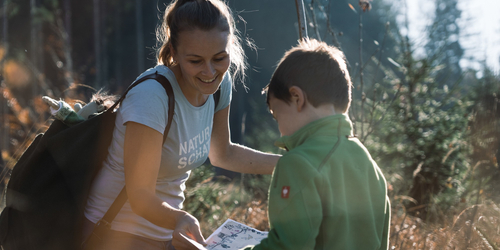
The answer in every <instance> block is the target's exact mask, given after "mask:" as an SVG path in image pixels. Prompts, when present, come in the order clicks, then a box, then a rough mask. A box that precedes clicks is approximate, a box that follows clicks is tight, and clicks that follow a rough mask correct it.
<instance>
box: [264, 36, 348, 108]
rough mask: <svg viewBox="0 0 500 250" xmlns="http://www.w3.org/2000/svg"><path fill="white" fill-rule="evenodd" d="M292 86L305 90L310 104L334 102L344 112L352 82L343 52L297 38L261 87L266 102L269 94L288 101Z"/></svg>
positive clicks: (317, 42) (311, 40)
mask: <svg viewBox="0 0 500 250" xmlns="http://www.w3.org/2000/svg"><path fill="white" fill-rule="evenodd" d="M293 86H296V87H299V88H300V89H301V90H302V91H303V92H304V93H305V95H306V100H307V102H309V103H310V104H311V105H312V106H314V107H318V106H319V105H323V104H333V106H334V108H335V111H336V112H337V113H346V112H347V110H348V109H349V105H350V103H351V87H352V83H351V78H350V76H349V72H348V71H347V66H346V62H345V56H344V53H342V51H340V50H339V49H337V48H335V47H333V46H329V45H328V44H326V43H324V42H320V41H318V40H315V39H304V40H302V41H300V42H299V45H297V46H295V47H293V48H292V49H290V50H288V51H287V52H286V53H285V55H284V56H283V58H282V59H281V61H280V63H279V65H278V68H276V70H275V71H274V74H273V76H272V78H271V81H270V82H269V84H268V85H267V87H266V88H265V89H264V90H265V91H267V102H268V104H269V98H270V96H271V95H272V96H273V97H274V98H277V99H280V100H282V101H284V102H286V103H289V102H290V101H291V94H290V88H291V87H293Z"/></svg>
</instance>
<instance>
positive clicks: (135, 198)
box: [84, 0, 279, 250]
mask: <svg viewBox="0 0 500 250" xmlns="http://www.w3.org/2000/svg"><path fill="white" fill-rule="evenodd" d="M158 33H159V36H158V37H159V40H160V42H161V43H162V46H161V48H160V49H159V52H158V55H157V59H158V65H157V66H156V67H155V68H153V69H150V70H148V71H146V72H144V73H143V75H145V74H150V73H153V72H155V71H156V72H158V73H159V74H162V75H164V76H165V77H167V79H169V81H170V82H171V84H172V87H173V89H174V94H175V102H176V104H175V115H174V117H173V122H172V126H171V128H170V131H169V133H168V139H167V140H166V141H165V143H164V144H163V131H164V129H165V126H166V123H167V110H168V101H167V96H166V94H165V91H164V89H163V87H162V86H161V85H160V84H159V83H158V82H156V81H154V80H147V81H145V82H143V83H141V84H139V85H138V86H137V87H135V88H133V89H132V90H131V91H130V92H129V93H128V94H127V97H126V98H125V100H124V101H123V103H122V105H121V107H120V109H119V111H118V114H117V119H116V123H115V131H114V133H113V141H112V144H111V146H110V147H109V156H108V158H107V160H106V161H105V162H104V166H103V168H102V170H101V172H100V173H99V175H98V176H97V178H96V180H95V181H94V184H93V187H92V190H91V194H90V196H89V199H88V201H87V205H86V208H85V217H86V218H87V219H88V221H87V222H86V223H87V224H86V228H85V229H84V231H85V233H87V234H88V233H89V231H90V229H88V228H92V226H93V224H94V223H96V222H97V221H98V220H99V219H100V218H102V216H103V215H104V213H105V212H106V211H107V209H108V208H109V206H110V204H111V203H112V202H113V201H114V199H115V198H116V196H117V195H118V193H119V192H120V190H121V189H122V188H123V185H125V186H126V190H127V194H128V201H127V203H126V204H125V205H124V206H123V208H122V209H121V211H120V213H119V214H118V215H117V216H116V218H115V219H114V221H113V223H112V227H111V229H112V233H111V234H109V235H110V236H109V237H107V238H106V239H105V241H104V243H103V245H105V246H103V248H102V249H107V248H106V247H108V248H110V249H166V248H167V247H171V246H174V247H175V248H176V249H177V250H181V249H189V245H188V243H187V240H185V239H184V238H183V237H182V236H181V234H182V235H187V236H189V237H191V238H192V239H194V240H196V241H197V242H199V243H204V238H203V236H202V235H201V232H200V227H199V223H198V221H197V219H196V218H194V217H193V216H192V215H190V214H188V213H187V212H185V211H182V210H181V208H182V202H183V200H184V195H183V191H184V189H185V184H184V183H185V181H186V180H187V178H188V176H189V173H190V170H192V169H193V168H196V167H198V166H200V165H201V164H202V163H203V162H205V160H206V158H207V157H209V158H210V161H211V163H212V164H214V165H216V166H219V167H222V168H225V169H228V170H232V171H237V172H242V173H256V174H271V173H272V171H273V168H274V166H275V164H276V162H277V160H278V157H279V156H278V155H273V154H266V153H262V152H259V151H255V150H253V149H250V148H246V147H244V146H241V145H238V144H233V143H231V141H230V131H229V125H228V117H229V103H230V100H231V89H232V83H231V75H230V74H229V71H232V72H233V73H238V74H239V75H240V76H243V71H244V69H245V61H244V60H245V56H244V54H243V50H242V48H241V45H240V42H239V37H238V36H237V31H236V29H235V24H234V20H233V18H232V16H231V12H230V9H229V8H228V6H227V5H226V4H225V3H224V2H222V1H221V0H191V1H187V0H176V1H174V2H173V3H171V4H170V5H169V6H168V7H167V8H166V11H165V16H164V19H163V24H162V26H161V27H160V28H159V29H158ZM230 66H231V70H228V69H229V68H230ZM219 88H220V91H221V95H220V99H219V102H218V105H217V107H215V109H214V105H215V104H214V100H213V98H212V97H211V96H212V94H213V93H215V92H216V91H217V89H219Z"/></svg>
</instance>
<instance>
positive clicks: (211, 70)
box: [203, 63, 215, 77]
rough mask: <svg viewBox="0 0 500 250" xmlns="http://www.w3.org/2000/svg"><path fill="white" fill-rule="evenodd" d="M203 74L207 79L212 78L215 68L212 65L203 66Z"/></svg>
mask: <svg viewBox="0 0 500 250" xmlns="http://www.w3.org/2000/svg"><path fill="white" fill-rule="evenodd" d="M203 74H204V75H206V76H209V77H213V76H214V75H215V67H214V66H213V65H212V63H207V64H205V68H204V69H203Z"/></svg>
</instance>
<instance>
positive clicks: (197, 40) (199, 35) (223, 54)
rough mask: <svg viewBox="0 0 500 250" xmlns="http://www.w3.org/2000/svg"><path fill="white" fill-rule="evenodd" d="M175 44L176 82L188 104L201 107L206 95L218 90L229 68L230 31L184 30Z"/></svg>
mask: <svg viewBox="0 0 500 250" xmlns="http://www.w3.org/2000/svg"><path fill="white" fill-rule="evenodd" d="M178 42H179V43H178V45H177V48H175V49H174V57H173V58H174V60H175V61H177V64H178V72H179V71H180V79H179V76H177V78H178V79H177V80H178V81H179V85H180V86H181V89H182V91H183V93H184V95H185V96H186V98H187V99H188V100H189V102H191V103H192V104H193V105H195V106H201V105H203V103H205V101H206V99H207V97H208V95H210V94H213V93H215V91H217V89H218V88H219V85H220V83H221V81H222V78H223V76H224V74H225V73H226V71H227V69H228V68H229V64H230V58H229V51H228V49H229V46H228V42H229V32H227V31H219V30H218V29H212V30H209V31H203V30H199V29H195V30H191V31H183V32H181V33H179V38H178Z"/></svg>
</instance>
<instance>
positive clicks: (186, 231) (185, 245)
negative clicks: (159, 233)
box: [172, 213, 206, 250]
mask: <svg viewBox="0 0 500 250" xmlns="http://www.w3.org/2000/svg"><path fill="white" fill-rule="evenodd" d="M193 241H194V242H195V243H198V245H200V246H203V245H206V243H205V239H204V238H203V235H202V234H201V230H200V224H199V222H198V220H197V219H196V218H195V217H193V216H192V215H190V214H188V213H186V214H185V215H183V216H182V217H181V218H179V219H178V220H177V224H176V226H175V229H174V233H173V235H172V245H173V246H174V247H175V249H176V250H183V249H186V250H192V249H195V250H198V249H204V248H199V246H197V245H196V244H193Z"/></svg>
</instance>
